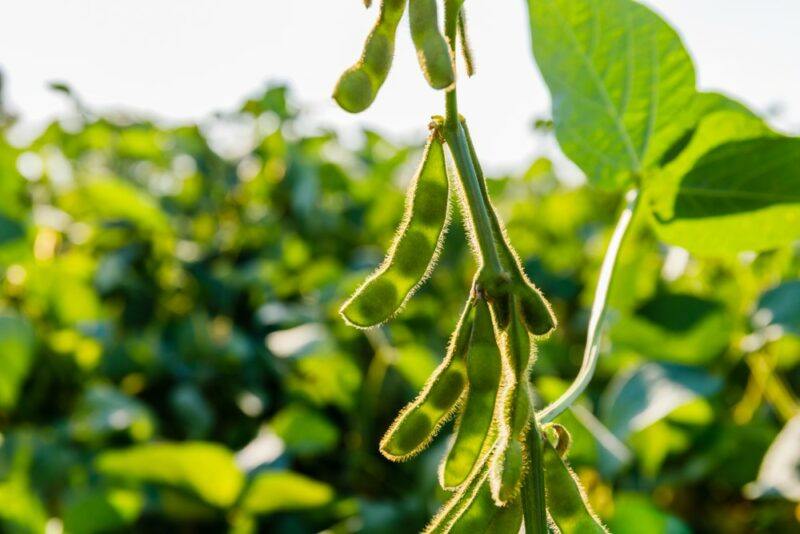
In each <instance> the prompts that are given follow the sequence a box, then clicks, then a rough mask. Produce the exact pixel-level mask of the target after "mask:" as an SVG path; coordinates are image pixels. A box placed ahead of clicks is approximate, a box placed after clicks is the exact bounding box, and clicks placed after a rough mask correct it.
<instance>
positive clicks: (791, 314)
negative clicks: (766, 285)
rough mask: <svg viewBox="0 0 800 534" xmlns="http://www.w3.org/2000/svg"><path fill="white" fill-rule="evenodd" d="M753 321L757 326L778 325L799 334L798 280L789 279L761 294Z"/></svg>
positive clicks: (799, 302) (799, 304) (799, 290)
mask: <svg viewBox="0 0 800 534" xmlns="http://www.w3.org/2000/svg"><path fill="white" fill-rule="evenodd" d="M753 323H754V324H755V326H756V327H758V328H764V327H766V326H769V325H778V326H780V327H781V328H783V329H784V330H788V331H789V332H793V333H795V334H797V335H800V280H791V281H787V282H784V283H782V284H779V285H778V286H775V287H773V288H772V289H770V290H769V291H767V292H765V293H764V294H763V295H761V298H760V299H759V301H758V306H757V308H756V312H755V313H754V314H753Z"/></svg>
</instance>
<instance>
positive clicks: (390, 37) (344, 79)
mask: <svg viewBox="0 0 800 534" xmlns="http://www.w3.org/2000/svg"><path fill="white" fill-rule="evenodd" d="M405 5H406V2H405V0H383V1H382V2H381V8H380V13H379V14H378V20H377V21H376V22H375V25H374V26H373V27H372V30H371V31H370V33H369V35H368V36H367V40H366V41H365V42H364V51H363V52H362V53H361V57H360V58H359V60H358V61H357V62H356V63H355V64H354V65H353V66H352V67H350V68H349V69H347V70H346V71H344V73H343V74H342V75H341V76H340V77H339V81H338V82H337V83H336V87H335V88H334V90H333V99H334V100H336V103H337V104H339V106H341V107H342V109H344V110H345V111H349V112H350V113H358V112H360V111H364V110H365V109H367V108H368V107H369V106H370V104H372V102H373V101H374V100H375V97H376V96H377V94H378V90H379V89H380V87H381V85H383V82H384V81H386V77H387V76H388V75H389V69H391V67H392V58H393V56H394V41H395V35H396V33H397V25H398V24H399V23H400V19H401V18H402V17H403V10H404V9H405Z"/></svg>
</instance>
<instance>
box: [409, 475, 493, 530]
mask: <svg viewBox="0 0 800 534" xmlns="http://www.w3.org/2000/svg"><path fill="white" fill-rule="evenodd" d="M488 476H489V466H488V464H486V463H483V464H482V465H481V466H480V468H478V469H476V470H475V471H473V472H472V474H470V476H469V478H468V479H467V480H466V481H465V482H464V483H463V484H462V485H461V486H460V487H459V488H458V489H457V490H456V492H455V493H454V494H453V496H452V497H451V498H450V499H448V501H447V502H446V503H445V504H444V506H442V507H441V508H440V509H439V511H438V512H436V515H435V516H433V519H431V522H430V523H428V525H427V526H426V527H425V529H424V530H423V532H424V533H425V534H442V533H446V532H450V529H451V527H452V525H453V523H455V521H457V520H458V518H459V517H461V516H462V515H463V514H464V513H465V512H466V511H467V509H468V508H469V507H470V505H471V504H472V502H473V501H474V500H475V498H476V497H477V495H478V492H479V491H480V490H481V488H482V487H483V486H484V485H485V484H486V481H487V479H488Z"/></svg>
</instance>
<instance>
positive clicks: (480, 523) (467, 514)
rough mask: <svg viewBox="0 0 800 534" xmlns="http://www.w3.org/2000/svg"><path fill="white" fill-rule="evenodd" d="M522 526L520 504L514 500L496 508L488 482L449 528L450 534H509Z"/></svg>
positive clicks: (517, 500)
mask: <svg viewBox="0 0 800 534" xmlns="http://www.w3.org/2000/svg"><path fill="white" fill-rule="evenodd" d="M521 526H522V503H521V502H520V499H519V498H517V499H514V500H513V501H511V502H509V503H508V504H507V505H505V506H496V505H495V503H494V501H493V500H492V492H491V490H490V489H489V484H488V482H484V483H483V485H482V486H481V487H480V489H479V490H478V494H477V495H476V496H475V498H474V499H473V500H472V503H470V505H469V506H468V507H467V508H466V510H464V512H463V513H462V514H461V515H460V516H459V517H458V518H457V519H456V520H455V521H453V523H452V524H451V526H450V530H449V532H450V533H451V534H481V533H498V534H500V533H510V534H516V533H517V532H519V529H520V527H521Z"/></svg>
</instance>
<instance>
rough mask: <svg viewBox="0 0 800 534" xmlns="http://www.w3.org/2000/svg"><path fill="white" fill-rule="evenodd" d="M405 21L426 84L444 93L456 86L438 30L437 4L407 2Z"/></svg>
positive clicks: (430, 0) (425, 0)
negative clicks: (426, 81) (408, 27)
mask: <svg viewBox="0 0 800 534" xmlns="http://www.w3.org/2000/svg"><path fill="white" fill-rule="evenodd" d="M408 20H409V25H410V26H411V39H412V40H413V41H414V46H415V47H416V49H417V59H419V66H420V67H421V68H422V73H423V74H424V75H425V79H426V80H428V84H430V86H431V87H433V88H434V89H446V88H448V87H450V86H451V85H453V83H454V82H455V70H454V68H453V58H452V56H451V55H450V47H449V46H448V45H447V40H446V39H445V38H444V35H442V32H441V31H440V30H439V16H438V10H437V6H436V0H409V2H408Z"/></svg>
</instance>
